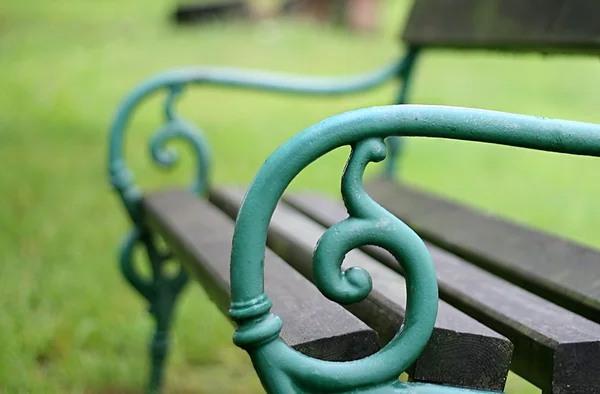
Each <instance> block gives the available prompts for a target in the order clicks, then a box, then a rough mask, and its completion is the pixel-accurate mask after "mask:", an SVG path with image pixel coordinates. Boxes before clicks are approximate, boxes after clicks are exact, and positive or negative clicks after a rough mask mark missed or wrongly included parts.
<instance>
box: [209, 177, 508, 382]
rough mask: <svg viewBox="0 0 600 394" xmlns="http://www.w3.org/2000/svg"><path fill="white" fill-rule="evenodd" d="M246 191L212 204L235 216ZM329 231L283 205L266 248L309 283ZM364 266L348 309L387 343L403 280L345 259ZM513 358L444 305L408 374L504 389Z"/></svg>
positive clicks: (216, 192) (220, 195) (222, 193)
mask: <svg viewBox="0 0 600 394" xmlns="http://www.w3.org/2000/svg"><path fill="white" fill-rule="evenodd" d="M243 197H244V191H243V190H241V189H236V188H217V189H213V190H212V191H211V194H210V200H211V201H212V202H213V203H215V204H216V205H218V206H219V207H220V208H221V209H223V210H224V211H225V212H227V213H228V214H229V215H230V216H232V217H235V216H236V215H237V213H238V210H239V208H240V205H241V202H242V199H243ZM325 230H326V228H324V227H323V226H321V225H319V224H318V223H316V222H315V221H314V220H312V219H310V218H308V217H307V216H305V215H302V214H301V213H299V212H297V211H296V210H294V209H292V208H291V207H289V206H287V205H286V204H279V205H278V207H277V209H276V210H275V213H274V215H273V217H272V219H271V224H270V226H269V230H268V233H267V244H268V245H269V247H270V248H271V249H272V250H273V251H275V252H276V253H277V254H279V255H280V256H282V257H283V258H284V259H285V260H286V261H287V262H288V263H289V264H290V265H291V266H293V267H294V268H295V269H296V270H297V271H298V272H300V273H301V274H302V275H304V276H305V277H307V278H309V279H310V280H311V281H312V280H314V277H313V271H312V268H313V267H312V264H313V262H312V254H313V251H314V248H315V245H316V244H317V242H318V241H319V239H320V238H321V236H322V235H323V233H324V232H325ZM352 266H360V267H363V268H364V269H366V270H367V271H368V272H369V273H370V274H371V277H372V279H373V291H372V292H371V293H370V294H369V296H368V297H367V299H366V300H364V301H362V302H359V303H356V304H352V305H348V306H347V309H348V310H349V311H351V312H352V313H354V314H355V315H356V316H358V317H359V318H360V319H361V320H363V321H364V322H366V323H367V324H368V325H369V326H371V327H373V328H374V329H375V330H377V332H378V333H379V335H380V338H381V339H382V340H383V341H384V342H389V341H390V340H391V339H392V337H393V336H394V335H395V334H396V333H397V332H398V329H399V327H400V325H401V324H402V323H403V322H404V316H405V305H406V290H405V287H406V282H405V280H404V278H403V277H402V276H401V275H399V274H397V273H396V272H394V271H393V270H391V269H390V268H388V267H386V266H385V265H383V264H381V263H379V262H377V261H376V260H374V259H373V258H371V257H369V256H367V255H366V254H364V253H363V252H361V251H359V250H355V251H351V252H350V253H348V254H347V255H346V259H345V260H344V265H343V268H344V269H347V268H349V267H352ZM511 359H512V344H511V343H510V341H508V339H506V338H505V337H503V336H501V335H499V334H498V333H496V332H494V331H492V330H491V329H489V328H488V327H486V326H484V325H483V324H481V323H479V322H477V321H476V320H475V319H473V318H471V317H469V316H467V315H466V314H464V313H462V312H460V311H459V310H457V309H455V308H454V307H452V306H450V305H448V304H447V303H445V302H443V301H441V302H440V303H439V311H438V316H437V320H436V325H435V328H434V331H433V334H432V337H431V339H430V341H429V343H428V345H427V346H426V348H425V350H424V351H423V353H421V355H420V356H419V358H418V359H417V361H416V362H415V363H414V365H413V366H412V368H411V369H410V370H409V371H408V373H409V374H410V376H411V378H412V379H413V380H415V381H424V382H429V383H438V384H445V385H452V386H460V387H470V388H477V389H485V390H493V391H503V389H504V384H505V382H506V376H507V374H508V369H509V366H510V362H511Z"/></svg>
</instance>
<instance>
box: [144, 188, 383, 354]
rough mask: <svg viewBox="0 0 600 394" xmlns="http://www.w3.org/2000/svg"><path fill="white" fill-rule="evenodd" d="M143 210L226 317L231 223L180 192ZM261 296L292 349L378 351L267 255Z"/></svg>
mask: <svg viewBox="0 0 600 394" xmlns="http://www.w3.org/2000/svg"><path fill="white" fill-rule="evenodd" d="M143 209H144V217H145V219H146V220H147V222H148V223H149V225H150V227H151V228H152V229H153V230H155V231H156V232H157V233H158V234H159V235H160V236H161V237H163V239H164V240H165V241H166V242H167V244H168V245H169V246H170V247H171V249H172V251H173V253H174V254H175V256H176V257H177V258H179V259H180V260H181V261H182V263H183V264H184V265H185V266H186V269H188V272H190V273H192V274H193V275H194V276H195V278H196V279H198V280H199V281H200V282H201V283H202V284H203V287H204V289H205V290H206V291H207V293H208V294H209V296H210V297H211V298H212V299H213V301H214V302H215V304H216V305H217V306H218V307H219V308H220V309H221V311H222V312H223V313H225V314H226V313H227V311H228V309H229V303H230V279H229V258H230V255H231V240H232V236H233V229H234V227H233V225H234V223H233V221H232V220H231V219H230V218H229V217H228V216H227V215H225V214H224V213H223V212H221V211H219V210H218V209H217V208H216V207H215V206H214V205H212V204H210V203H209V202H207V201H204V200H200V199H198V198H197V197H195V196H193V195H192V194H190V193H188V192H186V191H178V190H174V191H164V192H157V193H153V194H148V195H147V196H145V197H144V200H143ZM265 291H266V294H267V295H268V296H269V297H270V298H271V300H272V301H273V309H272V310H273V312H274V313H275V314H277V315H278V316H280V317H281V318H282V319H283V320H284V327H283V330H282V332H281V337H282V339H283V340H284V341H285V342H286V343H287V344H288V345H290V346H292V347H294V348H295V349H297V350H300V351H301V352H303V353H305V354H308V355H310V356H312V357H316V358H320V359H324V360H330V361H348V360H354V359H358V358H362V357H365V356H368V355H370V354H373V353H374V352H376V351H377V350H378V349H379V341H378V337H377V334H376V333H375V331H373V330H372V329H371V328H369V327H368V326H367V325H366V324H364V323H363V322H361V321H360V320H359V319H357V318H356V317H354V316H353V315H352V314H350V313H348V312H347V311H346V310H345V309H344V308H342V307H341V306H339V305H337V304H336V303H333V302H331V301H329V300H327V299H325V298H324V297H323V296H322V295H321V294H320V292H319V291H318V290H317V289H316V288H315V287H314V285H313V284H312V283H310V282H309V281H308V280H306V279H305V278H304V277H302V275H300V274H299V273H297V272H296V271H295V270H294V269H292V268H291V267H290V266H289V265H288V264H286V263H285V262H284V261H283V260H281V258H279V257H278V256H277V255H275V254H274V253H273V252H271V251H270V250H267V251H266V254H265Z"/></svg>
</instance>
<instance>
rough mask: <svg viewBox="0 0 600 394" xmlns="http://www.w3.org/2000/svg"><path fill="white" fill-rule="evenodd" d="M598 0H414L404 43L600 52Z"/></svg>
mask: <svg viewBox="0 0 600 394" xmlns="http://www.w3.org/2000/svg"><path fill="white" fill-rule="evenodd" d="M599 16H600V1H598V0H415V3H414V6H413V9H412V11H411V13H410V16H409V19H408V21H407V24H406V28H405V30H404V33H403V37H402V39H403V40H404V42H406V43H407V44H408V45H413V46H419V47H425V48H427V47H437V48H453V49H496V50H503V51H527V52H543V53H593V54H600V22H599Z"/></svg>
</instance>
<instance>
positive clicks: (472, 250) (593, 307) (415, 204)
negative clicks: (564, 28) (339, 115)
mask: <svg viewBox="0 0 600 394" xmlns="http://www.w3.org/2000/svg"><path fill="white" fill-rule="evenodd" d="M599 23H600V22H599ZM366 187H367V190H368V192H369V194H370V195H371V196H372V197H373V198H374V199H375V200H377V201H379V202H380V203H381V204H382V205H383V206H384V207H386V208H387V209H388V210H390V212H392V213H393V214H395V215H397V216H398V217H400V218H402V220H404V221H405V222H406V223H407V224H408V225H409V226H411V227H412V228H413V229H414V230H415V231H416V232H417V233H419V235H421V237H423V238H424V239H426V240H428V241H430V242H431V243H433V244H436V245H438V246H441V247H443V248H444V249H446V250H449V251H451V252H452V253H454V254H456V255H459V256H461V257H463V258H465V259H466V260H469V261H471V262H472V263H474V264H477V265H479V266H480V267H482V268H484V269H486V270H488V271H490V272H493V273H494V274H496V275H499V276H501V277H503V278H505V279H507V280H509V281H511V282H513V283H516V284H518V285H520V286H521V287H524V288H526V289H527V290H530V291H532V292H533V293H536V294H538V295H540V296H542V297H544V298H546V299H549V300H551V301H552V302H554V303H557V304H559V305H561V306H564V307H565V308H567V309H570V310H572V311H574V312H576V313H578V314H580V315H583V316H585V317H587V318H588V319H591V320H594V321H596V322H598V323H600V251H598V250H594V249H592V248H588V247H585V246H582V245H578V244H576V243H574V242H571V241H567V240H565V239H562V238H560V237H557V236H553V235H549V234H545V233H542V232H540V231H535V230H532V229H529V228H526V227H524V226H522V225H519V224H516V223H512V222H509V221H507V220H504V219H500V218H498V217H494V216H492V215H489V214H487V213H484V212H481V211H476V210H475V209H472V208H469V207H467V206H464V205H462V204H458V203H454V202H451V201H449V200H446V199H442V198H439V197H436V196H433V195H432V194H429V193H425V192H423V191H419V190H418V189H416V188H413V187H409V186H407V185H402V184H399V183H397V182H393V181H389V180H385V179H374V180H372V181H370V182H369V183H368V184H367V186H366Z"/></svg>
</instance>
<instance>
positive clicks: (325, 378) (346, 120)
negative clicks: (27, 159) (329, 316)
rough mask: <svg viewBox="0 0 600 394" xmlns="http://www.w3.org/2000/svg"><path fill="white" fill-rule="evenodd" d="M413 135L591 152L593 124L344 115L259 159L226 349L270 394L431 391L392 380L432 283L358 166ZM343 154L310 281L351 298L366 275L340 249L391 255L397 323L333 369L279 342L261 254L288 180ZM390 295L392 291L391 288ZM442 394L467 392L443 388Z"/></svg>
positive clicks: (365, 286)
mask: <svg viewBox="0 0 600 394" xmlns="http://www.w3.org/2000/svg"><path fill="white" fill-rule="evenodd" d="M389 136H421V137H437V138H449V139H458V140H469V141H480V142H488V143H495V144H502V145H510V146H517V147H525V148H532V149H538V150H546V151H554V152H563V153H571V154H579V155H590V156H600V125H594V124H586V123H579V122H570V121H562V120H553V119H543V118H537V117H532V116H523V115H514V114H506V113H501V112H494V111H484V110H475V109H467V108H454V107H440V106H417V105H401V106H385V107H374V108H367V109H361V110H356V111H351V112H347V113H344V114H341V115H338V116H334V117H332V118H329V119H326V120H324V121H322V122H320V123H318V124H316V125H314V126H312V127H309V128H308V129H306V130H304V131H303V132H302V133H300V134H298V135H296V136H295V137H293V138H292V139H290V140H289V141H287V142H286V143H285V144H283V145H282V146H281V147H279V149H277V150H276V151H275V152H274V153H273V154H272V155H271V156H270V157H269V158H268V159H267V160H266V162H265V164H264V165H263V166H262V168H261V169H260V171H259V172H258V173H257V175H256V177H255V178H254V180H253V182H252V184H251V186H250V188H249V189H248V192H247V194H246V197H245V198H244V202H243V204H242V206H241V209H240V211H239V214H238V218H237V221H236V228H235V234H234V238H233V248H232V254H231V291H232V303H231V309H230V315H231V316H232V318H234V319H235V320H236V322H237V324H238V328H237V331H236V333H235V335H234V341H235V343H236V344H237V345H238V346H240V347H243V348H244V349H246V350H247V351H248V353H249V354H250V356H251V358H252V360H253V363H254V366H255V368H256V370H257V372H258V374H259V376H260V378H261V381H262V383H263V385H264V387H265V388H266V390H267V392H269V393H350V392H352V393H354V392H357V391H360V392H364V393H423V394H424V393H434V392H437V391H439V389H436V388H435V386H433V387H432V386H430V385H423V384H416V383H415V384H406V383H399V382H398V379H397V378H398V375H399V374H400V373H401V372H402V371H403V370H405V369H406V368H407V367H408V366H409V365H410V364H411V363H412V362H413V361H414V360H415V359H416V358H417V357H418V356H419V354H420V352H421V351H422V349H423V347H424V346H425V344H426V342H427V341H428V338H429V336H430V334H431V331H432V329H433V325H434V321H435V316H436V309H437V283H436V278H435V273H434V270H433V266H432V263H431V258H430V256H429V253H428V252H427V250H426V248H425V246H424V244H423V242H422V241H421V239H420V238H419V237H418V236H417V235H416V234H415V233H414V232H413V231H412V230H410V228H408V226H406V225H405V224H404V223H403V222H401V221H400V220H399V219H397V218H396V217H394V216H392V215H391V214H389V213H388V212H387V211H385V210H384V209H383V208H381V207H380V206H379V205H377V204H376V203H375V202H374V201H373V200H372V199H371V198H370V197H369V196H368V195H367V193H366V192H365V190H364V188H363V185H362V176H363V172H364V169H365V167H366V165H367V164H368V163H369V162H372V161H380V160H382V159H383V158H384V157H385V147H384V145H383V139H384V138H386V137H389ZM344 145H350V146H351V147H352V154H351V156H350V158H349V160H348V164H347V166H346V169H345V173H344V176H343V179H342V194H343V197H344V202H345V204H346V207H347V209H348V212H349V215H350V217H349V218H348V219H346V220H344V221H342V222H340V223H338V224H337V225H335V226H333V227H332V228H330V229H329V230H328V231H327V232H326V233H325V234H324V235H323V237H322V238H321V240H320V243H319V245H318V246H317V248H316V251H315V255H314V261H313V263H314V273H315V282H316V283H317V285H318V287H319V289H320V290H321V292H323V293H324V294H325V295H326V296H327V297H329V298H330V299H332V300H335V301H338V302H340V303H351V302H356V301H358V300H361V299H362V298H364V297H365V296H366V295H367V294H368V293H369V291H370V289H371V280H370V277H369V275H368V273H367V272H365V271H363V270H362V269H360V268H351V269H349V270H346V271H345V272H342V271H341V268H340V267H341V261H342V259H343V257H344V254H345V253H347V252H348V251H350V250H352V249H354V248H356V247H359V246H361V245H365V244H374V245H379V246H381V247H383V248H385V249H387V250H388V251H390V252H391V253H392V254H393V255H394V256H395V257H396V259H397V260H398V261H399V263H400V264H401V265H402V266H403V268H404V270H405V272H406V277H407V278H406V279H407V296H408V297H407V309H406V320H405V324H404V326H403V327H402V328H401V330H400V331H399V333H398V334H397V335H396V336H395V337H394V339H393V340H392V341H391V342H390V343H389V344H388V345H387V346H386V347H385V348H383V349H382V350H380V351H379V352H378V353H376V354H374V355H371V356H369V357H366V358H364V359H361V360H356V361H350V362H344V363H336V362H328V361H323V360H317V359H313V358H310V357H307V356H305V355H303V354H301V353H299V352H297V351H295V350H293V349H291V348H290V347H288V346H287V345H286V344H285V343H283V341H282V340H281V339H280V338H279V332H280V331H281V327H282V322H281V320H280V319H279V318H278V317H277V316H275V315H273V314H271V313H270V307H271V301H270V300H269V298H268V297H267V296H266V295H265V294H264V278H263V274H264V272H263V269H264V267H263V263H262V261H263V257H264V253H265V245H266V236H267V229H268V226H269V222H270V220H271V217H272V215H273V212H274V210H275V207H276V205H277V202H278V200H279V199H280V197H281V196H282V195H283V193H284V191H285V189H286V188H287V186H288V185H289V184H290V182H291V181H292V180H293V179H294V178H295V177H296V176H297V175H298V174H299V173H300V172H301V171H302V170H303V169H304V168H305V167H306V166H308V165H309V164H310V163H312V162H313V161H315V160H316V159H318V158H319V157H321V156H323V155H325V154H326V153H328V152H330V151H332V150H333V149H336V148H338V147H341V146H344ZM399 291H401V290H400V289H399ZM444 392H447V393H450V392H456V393H458V392H463V393H464V392H470V390H465V389H458V388H446V387H445V388H444Z"/></svg>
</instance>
